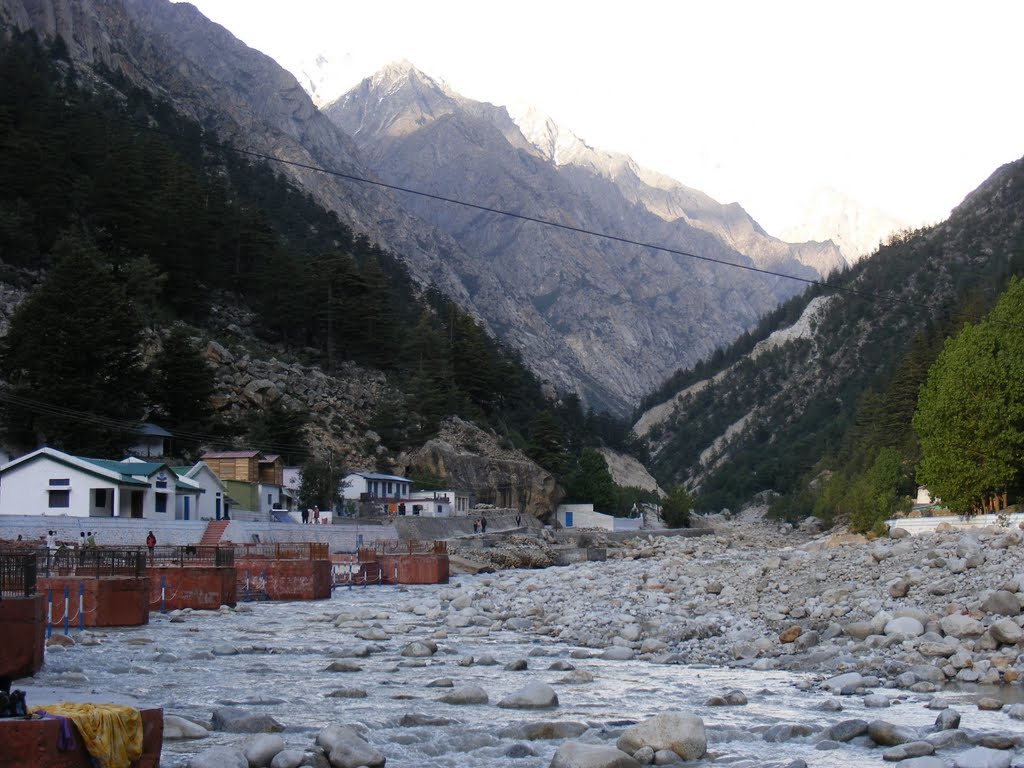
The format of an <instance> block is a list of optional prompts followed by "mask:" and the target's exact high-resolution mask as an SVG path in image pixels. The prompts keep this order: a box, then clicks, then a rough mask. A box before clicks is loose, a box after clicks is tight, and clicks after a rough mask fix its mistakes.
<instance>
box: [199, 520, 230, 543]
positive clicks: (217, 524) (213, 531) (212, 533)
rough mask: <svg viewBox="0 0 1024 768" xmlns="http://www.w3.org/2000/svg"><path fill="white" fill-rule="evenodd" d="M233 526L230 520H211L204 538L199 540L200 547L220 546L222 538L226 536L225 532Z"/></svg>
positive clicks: (204, 532)
mask: <svg viewBox="0 0 1024 768" xmlns="http://www.w3.org/2000/svg"><path fill="white" fill-rule="evenodd" d="M229 525H231V521H230V520H211V521H209V522H208V523H207V524H206V530H205V531H203V538H201V539H200V540H199V546H201V547H216V546H217V545H218V544H220V537H221V536H223V535H224V531H225V530H227V527H228V526H229Z"/></svg>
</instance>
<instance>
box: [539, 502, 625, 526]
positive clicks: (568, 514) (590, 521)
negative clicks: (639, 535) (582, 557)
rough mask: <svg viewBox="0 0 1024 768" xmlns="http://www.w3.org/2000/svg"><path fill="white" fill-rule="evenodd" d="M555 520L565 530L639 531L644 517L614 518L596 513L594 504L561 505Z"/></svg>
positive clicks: (556, 512) (556, 511)
mask: <svg viewBox="0 0 1024 768" xmlns="http://www.w3.org/2000/svg"><path fill="white" fill-rule="evenodd" d="M555 519H557V520H558V522H559V524H561V526H562V527H563V528H603V529H605V530H606V531H639V530H640V529H641V528H643V523H644V520H643V518H642V517H614V516H613V515H606V514H604V513H603V512H595V511H594V505H593V504H559V505H558V509H556V510H555Z"/></svg>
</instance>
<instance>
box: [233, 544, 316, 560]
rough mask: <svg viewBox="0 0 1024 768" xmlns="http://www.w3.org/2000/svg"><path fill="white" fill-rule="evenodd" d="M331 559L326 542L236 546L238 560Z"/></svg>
mask: <svg viewBox="0 0 1024 768" xmlns="http://www.w3.org/2000/svg"><path fill="white" fill-rule="evenodd" d="M330 557H331V553H330V547H329V546H328V545H327V544H326V543H324V542H312V541H295V542H287V543H283V544H238V545H237V546H235V559H236V560H329V559H330Z"/></svg>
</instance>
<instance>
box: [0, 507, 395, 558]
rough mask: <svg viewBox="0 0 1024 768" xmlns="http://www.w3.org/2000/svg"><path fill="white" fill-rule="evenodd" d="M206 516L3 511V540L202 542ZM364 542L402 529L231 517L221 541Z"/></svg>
mask: <svg viewBox="0 0 1024 768" xmlns="http://www.w3.org/2000/svg"><path fill="white" fill-rule="evenodd" d="M206 522H207V521H205V520H170V521H166V522H164V521H156V520H137V519H133V518H126V517H71V516H69V515H52V516H45V517H40V516H35V515H4V516H0V539H9V540H14V539H17V538H18V535H19V534H21V536H22V538H23V539H24V540H25V541H30V542H37V543H40V544H41V543H42V542H43V541H44V540H45V538H46V532H47V531H51V530H52V531H56V532H57V540H58V541H64V542H68V543H69V544H73V543H76V542H79V541H81V536H80V535H79V534H81V533H84V532H87V531H92V532H93V535H94V537H95V538H96V544H97V545H99V546H105V547H143V546H145V544H146V535H147V534H148V533H149V531H153V533H154V535H155V536H156V540H157V544H159V545H160V546H185V545H189V544H198V543H199V541H200V539H201V538H202V536H203V532H204V531H205V530H206ZM360 536H361V537H362V543H363V546H370V545H372V544H373V543H375V542H377V541H397V540H398V531H397V530H396V529H395V526H394V525H391V524H390V523H387V522H379V521H373V522H368V521H363V520H352V521H345V522H344V523H342V524H337V525H294V524H291V523H248V522H242V521H240V520H231V521H230V524H229V525H228V527H227V529H226V530H225V531H224V535H223V536H222V537H221V543H222V544H227V543H228V542H230V543H233V544H254V543H256V542H257V538H258V541H259V542H260V543H262V544H283V543H289V542H294V541H312V542H323V543H326V544H327V545H328V547H329V548H330V550H331V551H332V552H355V551H356V549H357V547H358V543H359V537H360Z"/></svg>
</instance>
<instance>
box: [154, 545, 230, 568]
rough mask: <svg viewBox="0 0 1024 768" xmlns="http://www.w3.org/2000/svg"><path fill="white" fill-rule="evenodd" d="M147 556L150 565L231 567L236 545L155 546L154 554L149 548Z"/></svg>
mask: <svg viewBox="0 0 1024 768" xmlns="http://www.w3.org/2000/svg"><path fill="white" fill-rule="evenodd" d="M146 556H147V557H148V558H149V564H150V565H160V566H175V565H176V566H178V567H179V568H187V567H202V566H205V567H217V568H221V567H225V568H230V567H233V566H234V564H235V548H234V547H217V546H200V545H198V544H196V545H185V546H162V547H154V548H153V554H152V556H150V555H149V552H148V550H147V551H146Z"/></svg>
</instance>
